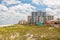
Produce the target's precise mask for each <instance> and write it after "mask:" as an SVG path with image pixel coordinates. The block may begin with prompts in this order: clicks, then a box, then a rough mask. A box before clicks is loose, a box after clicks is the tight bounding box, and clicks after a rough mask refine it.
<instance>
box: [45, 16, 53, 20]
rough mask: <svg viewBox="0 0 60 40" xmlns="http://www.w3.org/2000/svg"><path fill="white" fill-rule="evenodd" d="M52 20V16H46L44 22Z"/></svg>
mask: <svg viewBox="0 0 60 40" xmlns="http://www.w3.org/2000/svg"><path fill="white" fill-rule="evenodd" d="M53 19H54V16H52V15H49V16H48V15H47V16H46V21H50V20H53Z"/></svg>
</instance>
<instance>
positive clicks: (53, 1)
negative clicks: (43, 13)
mask: <svg viewBox="0 0 60 40" xmlns="http://www.w3.org/2000/svg"><path fill="white" fill-rule="evenodd" d="M32 2H33V3H35V4H43V5H47V6H48V7H52V6H60V0H32Z"/></svg>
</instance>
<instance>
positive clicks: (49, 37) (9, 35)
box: [0, 24, 60, 40]
mask: <svg viewBox="0 0 60 40" xmlns="http://www.w3.org/2000/svg"><path fill="white" fill-rule="evenodd" d="M0 40H60V27H59V28H54V27H47V26H31V25H19V24H16V25H13V26H7V27H1V28H0Z"/></svg>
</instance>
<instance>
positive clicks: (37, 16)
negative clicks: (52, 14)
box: [32, 11, 46, 24]
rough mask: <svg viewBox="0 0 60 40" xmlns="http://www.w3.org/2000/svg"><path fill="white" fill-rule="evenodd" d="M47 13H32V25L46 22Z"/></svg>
mask: <svg viewBox="0 0 60 40" xmlns="http://www.w3.org/2000/svg"><path fill="white" fill-rule="evenodd" d="M45 16H46V12H42V11H36V12H32V23H34V24H35V23H36V22H43V23H44V21H45Z"/></svg>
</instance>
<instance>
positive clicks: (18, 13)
mask: <svg viewBox="0 0 60 40" xmlns="http://www.w3.org/2000/svg"><path fill="white" fill-rule="evenodd" d="M11 1H12V0H11ZM11 1H10V0H9V1H7V0H4V1H3V2H6V3H7V4H9V5H10V4H14V2H13V3H10V2H11ZM5 5H6V4H4V3H3V4H0V18H1V19H0V24H9V23H10V24H13V23H17V22H18V20H27V16H28V15H29V14H30V12H31V11H33V10H34V9H35V8H36V7H34V6H32V5H30V4H23V3H20V4H18V5H15V6H11V7H7V6H5Z"/></svg>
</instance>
